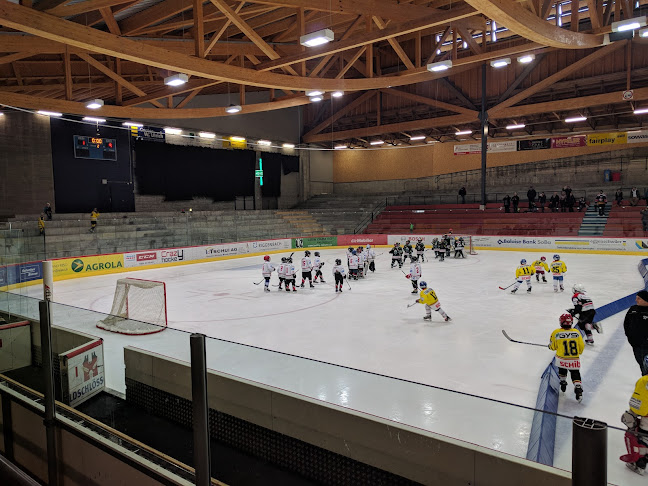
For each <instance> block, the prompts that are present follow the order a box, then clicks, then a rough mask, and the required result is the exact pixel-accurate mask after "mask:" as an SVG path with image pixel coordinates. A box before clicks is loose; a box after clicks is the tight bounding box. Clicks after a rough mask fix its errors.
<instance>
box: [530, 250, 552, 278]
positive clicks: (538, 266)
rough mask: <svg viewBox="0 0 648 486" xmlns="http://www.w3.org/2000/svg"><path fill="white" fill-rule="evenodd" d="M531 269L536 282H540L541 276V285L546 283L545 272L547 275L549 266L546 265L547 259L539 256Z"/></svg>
mask: <svg viewBox="0 0 648 486" xmlns="http://www.w3.org/2000/svg"><path fill="white" fill-rule="evenodd" d="M532 265H533V268H535V276H536V282H540V275H542V283H547V279H546V278H545V272H546V273H549V265H547V259H546V258H545V257H543V256H541V257H540V258H539V259H538V260H536V261H535V262H533V264H532Z"/></svg>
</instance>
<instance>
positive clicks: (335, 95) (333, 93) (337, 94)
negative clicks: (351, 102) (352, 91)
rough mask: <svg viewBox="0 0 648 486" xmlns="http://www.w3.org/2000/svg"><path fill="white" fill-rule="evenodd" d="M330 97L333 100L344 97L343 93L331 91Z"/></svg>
mask: <svg viewBox="0 0 648 486" xmlns="http://www.w3.org/2000/svg"><path fill="white" fill-rule="evenodd" d="M331 96H332V97H333V98H340V97H341V96H344V91H333V92H332V93H331Z"/></svg>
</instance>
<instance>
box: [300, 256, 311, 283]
mask: <svg viewBox="0 0 648 486" xmlns="http://www.w3.org/2000/svg"><path fill="white" fill-rule="evenodd" d="M310 254H311V253H310V251H308V250H306V251H305V252H304V257H303V258H302V259H301V271H302V282H301V285H300V287H302V288H303V287H304V282H305V281H306V279H308V283H309V285H310V287H311V288H314V287H315V286H314V285H313V276H312V275H311V271H312V270H313V262H312V261H311V259H310Z"/></svg>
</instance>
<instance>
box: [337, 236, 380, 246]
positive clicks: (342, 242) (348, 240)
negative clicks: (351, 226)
mask: <svg viewBox="0 0 648 486" xmlns="http://www.w3.org/2000/svg"><path fill="white" fill-rule="evenodd" d="M337 244H338V246H353V247H356V246H367V244H370V245H386V244H387V235H340V236H338V237H337Z"/></svg>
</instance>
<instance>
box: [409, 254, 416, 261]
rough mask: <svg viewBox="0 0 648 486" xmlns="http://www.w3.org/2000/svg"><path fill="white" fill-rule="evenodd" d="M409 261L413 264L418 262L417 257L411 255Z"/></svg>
mask: <svg viewBox="0 0 648 486" xmlns="http://www.w3.org/2000/svg"><path fill="white" fill-rule="evenodd" d="M410 260H412V261H413V262H416V261H418V257H417V256H416V255H412V256H411V257H410Z"/></svg>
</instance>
